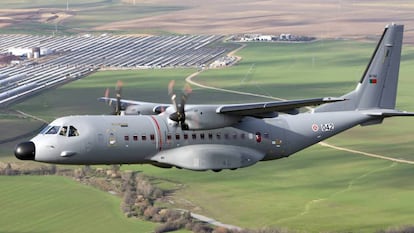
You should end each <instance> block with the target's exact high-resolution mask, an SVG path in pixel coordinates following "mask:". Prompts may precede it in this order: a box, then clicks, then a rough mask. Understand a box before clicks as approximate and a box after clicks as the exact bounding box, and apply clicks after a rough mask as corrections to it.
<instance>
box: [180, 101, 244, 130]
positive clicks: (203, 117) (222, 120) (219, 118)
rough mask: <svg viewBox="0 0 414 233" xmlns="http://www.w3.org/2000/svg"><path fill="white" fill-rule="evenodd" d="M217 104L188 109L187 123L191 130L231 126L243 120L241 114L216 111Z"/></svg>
mask: <svg viewBox="0 0 414 233" xmlns="http://www.w3.org/2000/svg"><path fill="white" fill-rule="evenodd" d="M216 108H217V107H216V106H200V107H194V108H189V109H186V111H185V116H186V120H185V123H186V124H187V125H188V128H189V129H191V130H209V129H217V128H222V127H227V126H231V125H233V124H236V123H237V122H238V121H240V120H241V118H242V117H241V116H233V115H228V114H220V113H216Z"/></svg>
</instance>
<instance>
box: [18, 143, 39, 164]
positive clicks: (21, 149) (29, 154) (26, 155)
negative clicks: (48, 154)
mask: <svg viewBox="0 0 414 233" xmlns="http://www.w3.org/2000/svg"><path fill="white" fill-rule="evenodd" d="M35 152H36V148H35V144H34V143H33V142H22V143H20V144H18V145H17V146H16V148H15V149H14V155H15V156H16V158H18V159H20V160H34V159H35Z"/></svg>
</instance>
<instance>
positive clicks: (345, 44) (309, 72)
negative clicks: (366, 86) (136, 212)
mask: <svg viewBox="0 0 414 233" xmlns="http://www.w3.org/2000/svg"><path fill="white" fill-rule="evenodd" d="M374 47H375V45H374V44H373V43H361V42H354V41H320V42H316V43H310V44H276V43H256V44H255V43H253V44H249V45H248V46H247V47H246V48H245V49H243V50H242V51H240V53H239V55H241V56H242V57H243V60H242V61H241V62H240V63H239V64H237V65H236V66H233V67H231V68H227V69H220V70H207V71H205V72H203V73H202V74H201V75H200V77H198V78H197V79H196V80H197V81H200V82H202V83H205V84H210V85H213V86H217V87H222V88H229V89H233V90H242V91H249V92H254V93H258V94H266V95H272V96H275V97H281V98H289V99H290V98H303V97H320V96H339V95H341V94H343V93H345V92H348V91H350V90H352V89H353V88H354V87H355V85H356V83H357V82H358V81H359V79H360V76H361V74H362V72H363V70H364V68H365V65H366V63H368V61H369V56H370V55H371V53H372V51H373V49H374ZM413 58H414V49H413V48H412V47H404V48H403V61H402V63H401V72H400V86H399V93H398V100H397V102H398V103H397V105H398V107H399V108H401V109H404V110H408V111H414V104H412V99H413V95H412V89H413V88H414V80H413V79H411V77H410V76H412V74H413V73H414V59H413ZM192 72H194V70H191V69H171V70H146V71H105V72H98V73H96V74H94V75H92V76H90V77H87V78H85V79H83V80H79V81H76V82H73V83H70V84H68V85H65V86H63V87H61V88H58V89H56V90H51V91H48V92H47V93H44V94H42V95H39V96H37V97H35V98H32V99H30V100H27V101H26V102H24V103H21V104H18V105H16V106H15V107H14V108H16V109H19V110H23V111H27V112H29V113H31V114H34V115H36V116H39V117H42V118H46V119H48V120H51V119H53V118H55V117H58V116H62V115H68V114H79V113H80V114H95V113H106V112H109V111H110V109H109V108H107V107H106V106H105V105H103V104H99V103H97V102H96V98H97V97H98V96H101V95H103V93H104V89H105V88H106V87H113V86H114V85H115V83H116V80H118V79H119V80H122V81H123V82H124V84H125V87H124V92H123V93H124V96H125V97H126V98H132V99H137V100H143V101H156V102H168V101H169V100H168V99H169V97H168V95H167V84H168V81H169V80H171V79H176V80H183V79H184V77H186V76H187V75H188V74H190V73H192ZM182 84H183V82H182V81H180V82H178V83H177V85H176V87H177V89H179V87H180V86H181V85H182ZM194 89H195V90H194V92H193V93H192V94H191V97H190V98H191V99H190V102H191V103H211V102H216V103H221V102H248V101H258V100H263V99H259V98H254V97H244V96H243V97H242V96H239V95H234V94H224V93H219V92H216V91H211V90H203V89H199V88H194ZM413 131H414V124H413V119H412V118H406V119H403V118H395V119H389V120H388V119H387V120H385V124H383V125H381V126H373V127H356V128H355V129H352V130H350V131H348V132H346V133H344V134H341V135H338V136H336V137H334V138H332V139H330V140H328V141H329V142H331V143H333V144H335V145H341V146H346V147H349V148H352V149H361V150H363V151H366V152H371V153H379V154H383V155H386V156H390V157H396V158H405V159H409V160H414V154H413V153H412V151H414V145H413V143H412V141H413V137H412V136H410V135H412V134H413ZM8 159H10V160H13V159H11V158H10V157H9V156H7V155H5V156H3V158H2V160H8ZM122 168H123V169H128V170H131V169H134V170H141V171H144V173H145V174H147V175H152V176H154V177H157V178H158V179H157V180H156V181H158V182H160V183H162V185H163V186H169V187H171V186H173V184H174V183H176V182H178V183H183V184H184V188H182V189H180V190H178V191H176V193H175V195H174V198H173V199H174V203H175V204H174V206H178V207H182V206H185V207H191V208H194V209H196V210H197V211H196V212H197V213H201V214H205V215H207V216H210V217H212V218H215V219H217V220H219V221H221V222H224V223H228V224H233V225H238V226H241V227H246V228H260V227H263V226H270V227H281V228H288V229H291V230H295V231H299V232H374V231H377V230H380V229H386V228H389V227H396V226H403V225H407V224H413V221H412V219H414V211H413V210H414V202H413V196H414V188H413V187H414V181H413V179H412V177H413V176H414V169H413V167H412V165H405V164H397V163H393V162H389V161H384V160H379V159H373V158H368V157H364V156H361V155H356V154H350V153H346V152H341V151H335V150H332V149H328V148H324V147H321V146H319V145H316V146H313V147H311V148H309V149H307V150H304V151H302V152H300V153H297V154H296V155H293V156H292V157H290V158H287V159H282V160H276V161H271V162H263V163H259V164H257V165H255V166H252V167H249V168H245V169H240V170H237V171H223V172H221V173H213V172H201V173H197V172H191V171H185V170H177V169H167V170H165V169H160V168H155V167H151V166H148V165H144V166H142V165H135V166H123V167H122ZM13 179H22V180H23V182H22V183H24V180H25V179H28V181H27V183H28V184H30V183H37V182H38V183H39V184H43V188H42V189H43V190H42V192H46V193H59V191H56V188H57V187H58V188H60V189H61V190H62V192H64V193H65V195H70V194H72V193H73V192H74V191H72V189H73V188H74V186H76V187H77V188H79V189H80V190H82V191H79V192H76V193H83V192H88V191H90V192H92V191H93V192H96V193H97V194H96V195H95V194H93V195H89V196H93V197H94V199H96V200H97V201H102V200H104V199H105V198H109V197H108V196H107V194H102V193H100V192H99V191H94V190H91V189H90V188H89V187H82V186H78V185H77V184H73V183H71V182H64V180H63V181H62V180H61V179H64V178H53V177H34V178H33V179H36V182H34V181H31V180H30V179H32V178H31V177H23V178H8V177H7V178H6V177H3V178H2V182H0V184H1V185H2V186H3V184H4V185H7V182H9V183H16V182H13V181H14V180H13ZM50 179H57V180H60V182H58V186H57V187H53V186H52V183H53V184H55V185H56V183H55V182H52V183H51V181H50ZM169 183H171V184H170V185H169ZM28 184H27V185H26V186H28ZM3 187H6V186H3ZM3 187H0V190H2V191H3V189H4V188H3ZM10 190H11V191H10V193H9V194H7V195H9V198H11V199H12V200H13V196H16V197H18V195H21V194H20V191H19V190H18V189H17V188H14V189H10ZM35 190H36V189H35ZM35 190H26V191H25V193H26V195H27V196H30V195H34V196H35V197H36V198H34V199H33V201H31V200H32V199H26V201H27V205H25V206H36V205H37V204H36V203H37V202H38V201H37V202H36V200H38V199H37V198H39V197H40V195H39V194H38V193H36V191H35ZM3 195H5V194H3V193H1V194H0V197H3ZM74 195H75V194H74ZM88 198H90V197H77V198H76V200H79V202H81V201H82V202H83V201H85V200H84V199H86V200H89V199H88ZM110 198H113V197H110ZM14 202H15V203H18V202H19V200H18V199H17V198H16V199H14ZM57 203H59V201H57ZM16 205H17V204H16ZM1 206H2V205H1ZM73 206H76V208H77V209H79V211H80V212H78V214H79V215H81V216H82V217H84V218H86V219H87V218H89V217H90V215H86V214H80V213H83V211H85V210H83V209H84V208H85V206H84V205H83V204H75V203H74V204H73ZM22 208H23V207H22ZM25 208H26V209H25ZM25 208H23V209H24V210H25V212H29V213H30V212H31V211H34V208H33V207H25ZM44 208H45V209H44V211H43V212H42V213H40V212H39V215H40V216H41V218H42V219H44V221H53V218H54V217H55V215H54V214H53V213H50V212H53V211H51V210H50V209H48V208H50V207H47V206H46V207H44ZM13 210H14V211H15V212H13ZM113 210H116V207H113V208H112V211H113ZM3 211H4V210H3V208H1V209H0V214H1V215H4V213H3ZM18 211H21V210H19V209H17V208H15V209H13V208H12V207H11V209H9V210H8V212H10V213H11V214H14V215H17V213H16V212H18ZM8 212H7V213H8ZM85 212H86V211H85ZM100 212H105V211H104V210H101V211H100ZM109 212H111V211H109ZM119 215H120V216H121V215H122V214H121V213H120V212H119ZM9 221H12V220H11V219H10V220H9ZM85 221H86V220H85ZM91 221H94V220H91ZM124 221H129V220H127V219H122V217H121V219H116V220H113V222H111V223H110V224H121V223H123V222H124ZM114 222H115V223H114ZM27 224H28V225H29V224H30V225H34V224H37V222H36V221H35V220H33V219H30V218H28V219H27ZM56 224H57V225H52V226H53V227H56V228H53V229H57V228H59V227H64V228H65V229H66V224H70V223H67V222H63V223H62V225H60V226H58V225H59V224H58V223H56ZM137 224H138V223H137ZM0 225H1V224H0ZM102 225H105V224H104V223H102ZM126 225H128V224H126ZM52 226H51V227H52ZM88 229H89V228H86V230H82V231H88ZM0 230H1V229H0ZM52 231H53V230H52ZM101 232H112V231H110V230H108V231H107V230H105V229H103V230H101ZM125 232H126V231H125Z"/></svg>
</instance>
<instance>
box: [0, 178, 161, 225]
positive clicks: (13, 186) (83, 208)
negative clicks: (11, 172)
mask: <svg viewBox="0 0 414 233" xmlns="http://www.w3.org/2000/svg"><path fill="white" fill-rule="evenodd" d="M0 197H1V198H0V206H1V208H0V213H1V218H0V232H152V231H153V229H154V227H155V226H156V225H155V224H153V223H149V222H143V221H137V220H134V219H128V218H126V217H124V215H123V214H122V212H121V209H120V203H121V200H120V198H118V197H116V196H113V195H111V194H109V193H104V192H101V191H99V190H97V189H94V188H92V187H87V186H85V185H82V184H79V183H77V182H75V181H73V180H71V179H70V178H65V177H58V176H42V177H40V176H19V177H2V176H0Z"/></svg>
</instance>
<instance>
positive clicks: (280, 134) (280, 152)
mask: <svg viewBox="0 0 414 233" xmlns="http://www.w3.org/2000/svg"><path fill="white" fill-rule="evenodd" d="M270 126H271V127H268V129H270V130H269V140H270V143H271V146H270V150H269V154H270V155H271V156H275V157H285V156H286V151H287V148H288V145H287V140H286V127H287V123H286V121H285V120H282V119H276V120H274V121H273V122H272V123H271V124H270Z"/></svg>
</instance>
